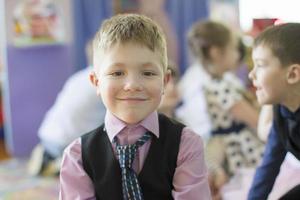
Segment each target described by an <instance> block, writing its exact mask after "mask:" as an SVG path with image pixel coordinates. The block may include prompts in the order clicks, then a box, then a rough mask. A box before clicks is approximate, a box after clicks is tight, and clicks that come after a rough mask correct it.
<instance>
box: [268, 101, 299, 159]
mask: <svg viewBox="0 0 300 200" xmlns="http://www.w3.org/2000/svg"><path fill="white" fill-rule="evenodd" d="M273 111H274V125H275V129H276V132H277V133H278V134H279V138H280V140H281V142H282V144H283V146H284V147H285V149H286V150H287V151H289V152H291V153H292V154H293V155H294V156H295V157H296V158H297V159H298V160H300V144H299V142H300V141H295V140H294V139H293V138H291V137H290V133H289V132H290V131H289V129H288V121H287V119H286V118H284V117H283V116H282V115H281V113H280V106H278V105H276V106H274V109H273ZM298 132H299V134H300V130H298Z"/></svg>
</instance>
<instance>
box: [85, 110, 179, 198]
mask: <svg viewBox="0 0 300 200" xmlns="http://www.w3.org/2000/svg"><path fill="white" fill-rule="evenodd" d="M183 127H184V125H183V124H180V123H178V122H176V121H173V120H170V119H169V118H167V117H166V116H164V115H161V114H160V115H159V138H156V137H155V136H154V137H152V142H151V145H150V148H149V152H148V155H147V158H146V160H145V162H144V166H143V168H142V170H141V172H140V173H139V175H138V179H139V183H140V186H141V188H142V192H143V194H144V199H145V200H160V199H161V200H167V199H173V198H172V195H171V191H172V189H173V185H172V183H173V176H174V172H175V169H176V166H177V164H176V163H177V155H178V151H179V145H180V139H181V132H182V129H183ZM103 128H104V125H102V126H100V127H99V128H97V129H96V130H94V131H91V132H89V133H87V134H85V135H83V136H82V137H81V142H82V147H81V150H82V162H83V168H84V170H85V171H86V173H87V174H88V175H89V177H90V178H91V180H92V182H93V185H94V189H95V194H96V198H97V200H122V198H123V197H122V182H121V169H120V166H119V163H118V161H117V159H116V157H115V155H114V152H113V148H112V145H111V142H110V141H109V138H108V136H107V134H106V132H105V131H103Z"/></svg>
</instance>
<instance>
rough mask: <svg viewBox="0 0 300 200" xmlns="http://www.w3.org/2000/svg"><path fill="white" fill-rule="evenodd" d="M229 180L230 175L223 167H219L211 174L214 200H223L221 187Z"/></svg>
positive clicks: (210, 182)
mask: <svg viewBox="0 0 300 200" xmlns="http://www.w3.org/2000/svg"><path fill="white" fill-rule="evenodd" d="M227 181H228V176H227V174H226V172H225V171H224V170H223V169H218V170H216V171H215V172H214V173H211V174H209V176H208V182H209V186H210V190H211V194H212V199H213V200H221V199H222V196H221V193H220V191H221V188H222V187H223V185H225V183H226V182H227Z"/></svg>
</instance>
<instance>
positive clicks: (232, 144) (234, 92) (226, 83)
mask: <svg viewBox="0 0 300 200" xmlns="http://www.w3.org/2000/svg"><path fill="white" fill-rule="evenodd" d="M243 90H245V89H244V88H243V86H242V83H241V82H240V81H239V79H238V78H237V77H236V76H235V75H233V74H230V73H227V74H226V75H225V76H224V77H223V78H222V79H213V78H211V77H210V76H208V75H207V77H206V81H205V83H204V84H203V91H204V96H205V98H206V101H207V110H208V113H209V116H210V119H211V126H212V137H211V139H213V138H214V137H219V138H222V144H223V148H224V149H223V151H224V156H225V158H224V162H223V163H222V165H224V163H226V169H227V170H228V172H229V173H230V174H234V173H235V172H236V170H237V169H238V168H240V167H255V166H257V164H258V163H259V162H260V160H261V157H262V154H263V150H264V145H263V143H262V142H261V141H260V140H259V139H258V138H257V136H256V134H255V133H253V131H252V130H251V129H250V128H249V127H247V126H246V125H245V124H242V123H241V122H238V121H236V120H234V118H233V116H232V115H231V114H230V112H229V110H230V109H231V108H232V106H233V105H234V104H235V103H237V102H238V101H239V100H241V99H242V98H243V96H242V94H241V93H240V91H243ZM245 114H247V113H245ZM219 144H220V143H219ZM215 145H216V144H215ZM210 148H211V147H210ZM215 148H219V150H220V148H221V147H220V146H216V147H215ZM211 149H213V148H211ZM211 156H213V155H207V157H208V158H209V159H208V162H214V158H212V157H211ZM218 162H220V161H217V163H218ZM219 164H220V163H219ZM208 165H213V164H211V163H210V164H208ZM215 167H216V166H215Z"/></svg>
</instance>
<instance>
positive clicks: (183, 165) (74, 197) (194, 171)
mask: <svg viewBox="0 0 300 200" xmlns="http://www.w3.org/2000/svg"><path fill="white" fill-rule="evenodd" d="M105 127H106V131H107V134H108V137H109V139H110V141H111V142H112V141H113V138H114V137H117V138H118V141H119V143H120V144H121V145H124V144H133V143H135V142H136V141H137V140H138V139H139V138H140V137H141V136H142V135H143V134H144V133H145V132H146V130H149V131H151V132H152V133H153V134H154V135H155V137H159V123H158V115H157V112H153V113H151V114H150V115H149V116H148V117H147V118H145V119H144V120H143V121H142V122H140V123H139V124H137V125H127V124H126V123H124V122H123V121H121V120H119V119H118V118H116V117H115V116H114V115H112V114H111V113H110V112H107V114H106V116H105ZM150 144H151V140H149V141H148V142H146V143H145V144H144V145H143V146H141V147H140V148H139V149H138V152H137V156H136V158H135V160H134V162H133V169H134V170H135V171H136V172H137V173H139V172H140V171H141V169H142V167H143V164H144V161H145V159H146V156H147V153H148V150H149V147H150ZM112 145H113V148H114V144H113V143H112ZM95 153H97V152H95ZM99 156H101V155H99ZM173 186H174V189H173V191H172V196H173V198H174V199H175V200H181V199H182V200H183V199H185V200H210V199H211V195H210V190H209V186H208V181H207V170H206V166H205V162H204V155H203V143H202V140H201V138H200V136H199V135H196V134H195V133H194V132H193V131H192V130H191V129H189V128H187V127H185V128H184V129H183V130H182V136H181V141H180V146H179V152H178V158H177V167H176V170H175V174H174V177H173ZM59 199H61V200H81V199H96V197H95V192H94V188H93V183H92V181H91V179H90V177H89V176H88V175H87V174H86V172H85V171H84V169H83V166H82V158H81V139H80V138H78V139H76V140H75V141H74V142H72V143H71V144H70V145H69V146H68V147H67V148H66V149H65V151H64V155H63V159H62V165H61V171H60V193H59Z"/></svg>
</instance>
